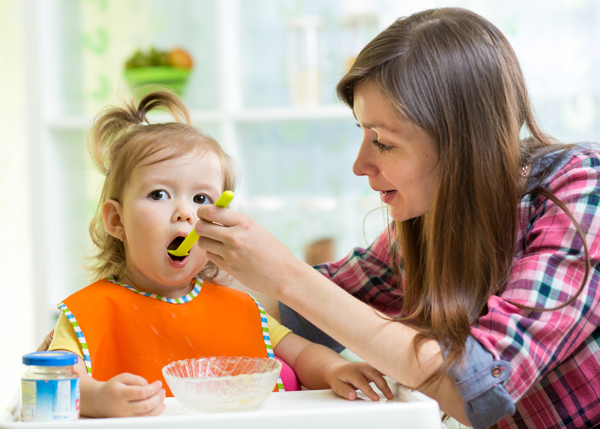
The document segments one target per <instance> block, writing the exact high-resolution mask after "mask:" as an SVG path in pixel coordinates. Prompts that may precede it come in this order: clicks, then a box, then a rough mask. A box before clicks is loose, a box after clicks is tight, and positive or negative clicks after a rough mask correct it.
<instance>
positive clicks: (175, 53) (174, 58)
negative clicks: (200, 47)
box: [167, 48, 194, 69]
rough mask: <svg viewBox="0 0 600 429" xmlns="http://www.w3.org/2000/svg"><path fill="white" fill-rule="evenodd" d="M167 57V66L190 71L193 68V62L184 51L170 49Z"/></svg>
mask: <svg viewBox="0 0 600 429" xmlns="http://www.w3.org/2000/svg"><path fill="white" fill-rule="evenodd" d="M167 57H168V60H169V64H170V65H172V66H173V67H184V68H186V69H191V68H192V67H193V66H194V60H193V59H192V57H191V55H190V54H189V53H188V52H187V51H186V50H185V49H181V48H174V49H171V50H170V51H169V53H168V54H167Z"/></svg>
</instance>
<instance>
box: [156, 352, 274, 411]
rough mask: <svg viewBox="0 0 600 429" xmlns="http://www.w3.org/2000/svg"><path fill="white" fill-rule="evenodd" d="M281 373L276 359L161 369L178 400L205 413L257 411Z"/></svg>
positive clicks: (217, 360) (207, 361)
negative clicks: (255, 409) (254, 409)
mask: <svg viewBox="0 0 600 429" xmlns="http://www.w3.org/2000/svg"><path fill="white" fill-rule="evenodd" d="M280 372H281V362H279V361H278V360H277V359H271V358H252V357H230V356H209V357H201V358H196V359H185V360H179V361H176V362H172V363H170V364H168V365H167V366H165V367H164V368H163V369H162V373H163V376H164V377H165V380H166V382H167V384H168V385H169V388H170V389H171V392H173V395H174V396H175V398H177V400H178V401H179V402H181V403H182V404H183V405H184V406H186V407H188V408H190V409H192V410H195V411H205V412H223V411H242V410H249V409H253V408H256V407H258V406H259V405H260V404H261V403H262V402H263V401H264V400H265V399H267V398H268V397H269V395H270V394H271V392H272V391H273V389H274V388H275V384H276V383H277V379H278V378H279V373H280Z"/></svg>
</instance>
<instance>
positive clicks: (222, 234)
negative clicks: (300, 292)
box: [196, 205, 312, 298]
mask: <svg viewBox="0 0 600 429" xmlns="http://www.w3.org/2000/svg"><path fill="white" fill-rule="evenodd" d="M198 217H199V218H200V220H199V221H198V222H197V223H196V233H197V234H198V235H199V236H200V238H199V239H198V246H200V248H202V249H204V250H206V254H207V256H208V259H209V260H210V261H212V262H213V263H214V264H216V265H217V266H218V267H219V268H221V269H223V270H224V271H226V272H228V273H229V274H231V275H232V276H233V277H235V278H236V279H237V280H239V281H240V282H241V283H242V284H244V285H246V286H248V287H250V288H252V289H254V290H257V291H259V292H262V293H265V294H267V295H270V296H272V297H275V298H277V296H278V294H279V292H280V289H281V287H282V286H283V285H285V284H286V283H287V282H288V281H289V278H290V275H293V272H294V269H295V268H294V267H297V269H300V270H301V269H305V268H308V269H311V270H312V268H310V267H309V266H308V265H306V264H305V263H304V262H302V261H300V260H298V259H297V258H296V257H295V256H294V255H293V254H292V253H291V252H290V251H289V250H288V249H287V247H285V246H284V245H283V244H282V243H281V242H280V241H279V240H277V239H276V238H275V237H273V235H271V233H269V232H268V231H267V230H266V229H264V228H263V227H261V226H260V225H258V224H257V223H256V222H254V221H253V220H252V219H250V218H249V217H248V216H245V215H243V214H241V213H238V212H235V211H233V210H229V209H223V208H220V207H215V206H213V205H206V206H201V207H200V208H199V209H198ZM213 222H215V223H213Z"/></svg>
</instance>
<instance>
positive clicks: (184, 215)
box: [173, 207, 194, 224]
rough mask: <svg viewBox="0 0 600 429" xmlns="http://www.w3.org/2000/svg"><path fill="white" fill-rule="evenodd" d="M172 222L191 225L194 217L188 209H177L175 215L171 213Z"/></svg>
mask: <svg viewBox="0 0 600 429" xmlns="http://www.w3.org/2000/svg"><path fill="white" fill-rule="evenodd" d="M173 221H174V222H188V223H190V224H191V223H193V222H194V215H193V214H192V211H191V210H190V209H188V208H187V207H179V208H178V209H177V210H176V211H175V213H173Z"/></svg>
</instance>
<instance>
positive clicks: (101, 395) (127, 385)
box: [97, 373, 165, 417]
mask: <svg viewBox="0 0 600 429" xmlns="http://www.w3.org/2000/svg"><path fill="white" fill-rule="evenodd" d="M164 400H165V389H162V382H161V381H160V380H157V381H155V382H154V383H152V384H148V382H147V381H146V379H144V378H143V377H140V376H138V375H133V374H129V373H123V374H119V375H117V376H115V377H113V378H111V379H110V380H108V381H107V382H106V383H102V385H101V386H100V387H99V389H98V393H97V401H98V403H97V406H98V409H99V411H100V413H101V414H102V415H104V416H106V417H140V416H157V415H159V414H160V413H162V412H163V410H164V409H165V405H164Z"/></svg>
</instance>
